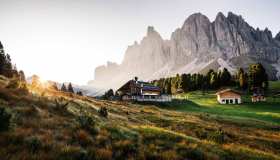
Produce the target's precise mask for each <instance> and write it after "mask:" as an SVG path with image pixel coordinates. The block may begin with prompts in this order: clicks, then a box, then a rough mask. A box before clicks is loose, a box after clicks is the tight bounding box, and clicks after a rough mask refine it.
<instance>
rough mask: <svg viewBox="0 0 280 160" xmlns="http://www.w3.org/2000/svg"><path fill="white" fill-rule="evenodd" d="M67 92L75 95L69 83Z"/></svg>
mask: <svg viewBox="0 0 280 160" xmlns="http://www.w3.org/2000/svg"><path fill="white" fill-rule="evenodd" d="M67 91H68V92H70V93H75V92H74V89H73V87H72V84H71V83H69V84H68V87H67Z"/></svg>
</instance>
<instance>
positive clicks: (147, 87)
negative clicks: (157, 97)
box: [117, 80, 161, 91]
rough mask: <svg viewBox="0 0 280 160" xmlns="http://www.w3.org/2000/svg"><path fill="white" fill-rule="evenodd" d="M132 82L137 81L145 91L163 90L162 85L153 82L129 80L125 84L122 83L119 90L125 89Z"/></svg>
mask: <svg viewBox="0 0 280 160" xmlns="http://www.w3.org/2000/svg"><path fill="white" fill-rule="evenodd" d="M130 83H135V84H136V85H137V87H141V88H142V90H144V91H160V90H161V89H160V87H157V86H154V85H153V84H151V83H148V82H144V81H135V80H129V81H128V82H126V83H125V84H124V85H122V86H121V87H120V88H119V89H118V90H117V91H119V90H123V89H125V88H127V87H129V84H130Z"/></svg>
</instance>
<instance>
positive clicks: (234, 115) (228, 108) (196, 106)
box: [161, 82, 280, 125]
mask: <svg viewBox="0 0 280 160" xmlns="http://www.w3.org/2000/svg"><path fill="white" fill-rule="evenodd" d="M270 84H271V88H273V90H278V87H279V91H280V82H273V83H270ZM180 96H182V97H185V98H186V99H185V100H174V101H173V102H172V103H167V104H165V105H163V106H161V107H162V108H165V109H171V110H176V111H183V112H192V113H206V114H212V115H215V116H219V117H221V118H230V119H236V120H252V121H263V122H268V123H273V124H277V125H280V98H273V97H267V101H266V102H260V103H251V101H250V96H249V95H243V96H242V101H243V103H242V104H240V105H230V104H226V105H222V104H219V103H218V102H217V100H216V95H215V92H214V91H211V92H208V93H205V94H203V93H202V92H200V91H195V92H190V93H187V94H182V95H180Z"/></svg>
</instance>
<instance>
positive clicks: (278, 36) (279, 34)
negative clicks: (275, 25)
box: [275, 32, 280, 41]
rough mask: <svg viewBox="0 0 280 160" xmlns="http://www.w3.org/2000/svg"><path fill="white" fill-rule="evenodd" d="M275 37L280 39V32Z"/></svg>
mask: <svg viewBox="0 0 280 160" xmlns="http://www.w3.org/2000/svg"><path fill="white" fill-rule="evenodd" d="M275 39H276V40H278V41H280V32H279V33H278V34H277V35H276V36H275Z"/></svg>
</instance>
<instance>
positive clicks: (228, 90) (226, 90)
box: [216, 88, 240, 95]
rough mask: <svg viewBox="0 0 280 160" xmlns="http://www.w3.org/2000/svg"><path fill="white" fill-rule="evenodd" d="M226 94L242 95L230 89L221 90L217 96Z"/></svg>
mask: <svg viewBox="0 0 280 160" xmlns="http://www.w3.org/2000/svg"><path fill="white" fill-rule="evenodd" d="M226 92H231V93H235V94H238V95H240V93H239V92H237V91H235V90H233V89H230V88H227V89H223V90H220V91H218V92H217V93H216V95H220V94H222V93H226Z"/></svg>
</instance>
